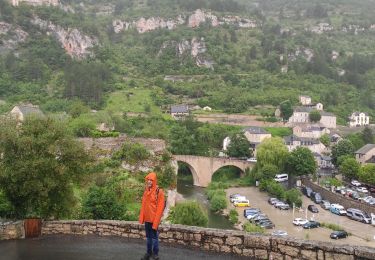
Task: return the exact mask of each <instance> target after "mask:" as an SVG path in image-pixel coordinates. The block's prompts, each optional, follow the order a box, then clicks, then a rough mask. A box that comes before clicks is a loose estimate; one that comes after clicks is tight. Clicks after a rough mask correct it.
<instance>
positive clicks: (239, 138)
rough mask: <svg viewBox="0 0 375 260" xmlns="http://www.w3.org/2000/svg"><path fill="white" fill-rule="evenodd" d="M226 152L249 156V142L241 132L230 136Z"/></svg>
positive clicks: (232, 155)
mask: <svg viewBox="0 0 375 260" xmlns="http://www.w3.org/2000/svg"><path fill="white" fill-rule="evenodd" d="M227 154H228V155H229V156H230V157H238V158H240V157H250V156H251V154H252V152H251V150H250V143H249V141H248V140H247V138H246V136H245V135H244V134H243V133H242V132H241V133H237V134H233V135H231V136H230V143H229V145H228V151H227Z"/></svg>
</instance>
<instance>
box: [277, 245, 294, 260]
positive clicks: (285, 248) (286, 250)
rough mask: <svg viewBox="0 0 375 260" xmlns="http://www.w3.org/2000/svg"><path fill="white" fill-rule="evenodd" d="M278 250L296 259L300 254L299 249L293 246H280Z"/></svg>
mask: <svg viewBox="0 0 375 260" xmlns="http://www.w3.org/2000/svg"><path fill="white" fill-rule="evenodd" d="M278 249H279V251H280V253H282V254H284V255H288V256H291V257H296V256H298V253H299V248H295V247H292V246H285V245H278Z"/></svg>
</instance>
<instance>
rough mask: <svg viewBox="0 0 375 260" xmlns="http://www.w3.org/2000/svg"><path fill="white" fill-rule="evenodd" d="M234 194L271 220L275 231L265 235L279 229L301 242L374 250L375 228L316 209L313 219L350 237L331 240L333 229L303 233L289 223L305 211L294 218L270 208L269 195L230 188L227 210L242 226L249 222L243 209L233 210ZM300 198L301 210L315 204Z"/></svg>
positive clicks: (284, 212)
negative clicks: (232, 195)
mask: <svg viewBox="0 0 375 260" xmlns="http://www.w3.org/2000/svg"><path fill="white" fill-rule="evenodd" d="M234 193H240V194H242V195H244V196H246V197H247V198H248V199H249V201H250V205H251V207H254V208H259V209H260V210H261V211H262V212H264V213H265V214H266V215H267V216H269V218H270V219H271V221H272V222H273V223H274V224H275V228H274V229H271V230H266V233H272V231H273V230H278V229H281V230H285V231H287V232H288V235H289V236H291V237H296V238H300V239H306V240H316V241H329V242H333V243H337V244H351V245H362V246H370V247H375V241H374V240H373V236H374V235H375V227H373V226H370V225H366V224H363V223H360V222H356V221H353V220H350V219H348V218H347V217H343V216H337V215H334V214H332V213H330V212H329V211H327V210H324V209H322V208H321V207H320V206H318V208H319V213H317V214H315V215H314V219H315V220H316V221H318V222H325V223H333V224H337V225H339V226H341V227H344V228H345V230H347V231H348V232H350V233H352V234H353V235H352V236H349V237H348V238H346V239H340V240H332V239H330V237H329V235H330V234H331V232H332V230H330V229H327V228H316V229H311V230H306V229H303V228H302V227H297V226H294V225H293V224H292V221H293V219H294V218H297V217H301V218H305V212H295V215H294V216H293V211H292V210H279V209H276V208H275V207H273V206H272V205H270V204H268V202H267V200H268V198H269V196H268V194H267V193H265V192H260V191H259V189H258V188H256V187H237V188H229V189H227V190H226V194H227V200H228V205H229V206H228V211H229V210H231V209H236V210H237V212H238V215H239V217H238V218H239V221H240V222H241V224H242V225H243V224H244V223H246V222H248V220H247V219H245V217H244V216H243V209H244V208H235V207H234V206H233V205H232V204H231V203H230V201H229V195H230V194H234ZM302 199H303V208H306V207H307V206H308V205H310V204H314V203H313V202H312V201H311V200H310V199H308V198H306V197H303V198H302ZM311 217H312V213H311V212H308V213H307V218H308V219H310V218H311Z"/></svg>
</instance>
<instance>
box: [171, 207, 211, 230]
mask: <svg viewBox="0 0 375 260" xmlns="http://www.w3.org/2000/svg"><path fill="white" fill-rule="evenodd" d="M168 219H169V220H170V221H171V222H172V223H174V224H182V225H189V226H200V227H206V226H207V223H208V217H207V214H206V213H205V212H204V210H203V209H202V207H201V206H200V205H199V204H198V202H196V201H186V202H182V203H179V204H177V205H176V206H175V207H173V208H171V210H170V214H169V217H168Z"/></svg>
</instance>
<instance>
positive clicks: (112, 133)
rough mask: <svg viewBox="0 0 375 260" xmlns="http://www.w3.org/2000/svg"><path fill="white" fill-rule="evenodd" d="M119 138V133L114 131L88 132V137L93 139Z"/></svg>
mask: <svg viewBox="0 0 375 260" xmlns="http://www.w3.org/2000/svg"><path fill="white" fill-rule="evenodd" d="M119 136H120V132H116V131H110V132H104V131H99V130H96V129H95V130H92V131H91V132H90V137H93V138H101V137H119Z"/></svg>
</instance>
